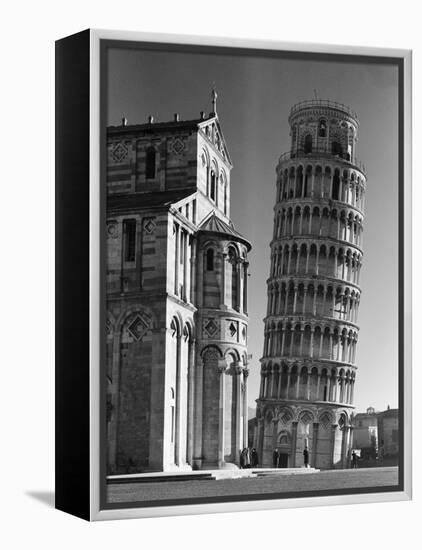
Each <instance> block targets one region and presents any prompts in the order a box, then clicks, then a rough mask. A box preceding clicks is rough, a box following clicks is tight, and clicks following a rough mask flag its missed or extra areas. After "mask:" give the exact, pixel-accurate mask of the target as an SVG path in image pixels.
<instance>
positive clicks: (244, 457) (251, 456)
mask: <svg viewBox="0 0 422 550" xmlns="http://www.w3.org/2000/svg"><path fill="white" fill-rule="evenodd" d="M257 466H258V453H257V451H256V449H255V447H253V448H251V449H250V448H249V447H245V448H244V449H243V450H242V451H240V467H241V468H256V467H257Z"/></svg>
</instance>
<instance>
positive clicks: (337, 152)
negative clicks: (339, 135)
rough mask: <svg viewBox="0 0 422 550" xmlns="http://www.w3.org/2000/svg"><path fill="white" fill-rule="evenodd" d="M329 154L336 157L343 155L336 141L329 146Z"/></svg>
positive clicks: (339, 144)
mask: <svg viewBox="0 0 422 550" xmlns="http://www.w3.org/2000/svg"><path fill="white" fill-rule="evenodd" d="M331 152H332V154H333V155H338V156H339V157H341V155H342V154H343V148H342V146H341V143H339V142H338V141H333V142H332V144H331Z"/></svg>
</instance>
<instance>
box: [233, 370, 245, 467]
mask: <svg viewBox="0 0 422 550" xmlns="http://www.w3.org/2000/svg"><path fill="white" fill-rule="evenodd" d="M242 371H243V368H242V366H241V365H240V364H239V363H236V364H235V367H234V372H235V375H236V380H235V384H236V435H235V442H234V446H235V463H236V464H237V465H239V463H240V451H241V450H242V448H243V447H242V439H243V426H242V404H243V403H242Z"/></svg>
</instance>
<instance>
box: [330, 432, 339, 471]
mask: <svg viewBox="0 0 422 550" xmlns="http://www.w3.org/2000/svg"><path fill="white" fill-rule="evenodd" d="M337 427H338V426H337V424H333V425H332V426H331V438H330V466H329V467H330V468H332V467H333V466H334V442H335V438H336V431H337Z"/></svg>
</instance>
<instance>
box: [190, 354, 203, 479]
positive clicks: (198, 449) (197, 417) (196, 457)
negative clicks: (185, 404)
mask: <svg viewBox="0 0 422 550" xmlns="http://www.w3.org/2000/svg"><path fill="white" fill-rule="evenodd" d="M194 370H195V372H194V376H195V375H196V376H195V378H196V380H195V390H194V391H195V414H194V416H193V424H194V444H193V458H192V462H193V464H192V466H193V468H194V469H200V468H201V466H202V407H203V372H204V365H203V362H202V359H201V358H200V357H199V355H198V356H197V359H196V365H195V369H194Z"/></svg>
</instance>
